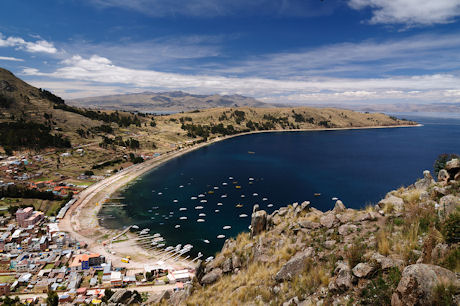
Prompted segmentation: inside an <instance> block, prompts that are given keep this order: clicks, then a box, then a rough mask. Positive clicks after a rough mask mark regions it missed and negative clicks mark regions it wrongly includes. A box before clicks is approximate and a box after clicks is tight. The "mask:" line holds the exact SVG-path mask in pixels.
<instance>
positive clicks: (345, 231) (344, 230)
mask: <svg viewBox="0 0 460 306" xmlns="http://www.w3.org/2000/svg"><path fill="white" fill-rule="evenodd" d="M357 229H358V227H357V226H356V225H354V224H348V223H346V224H343V225H341V226H339V234H340V235H342V236H347V235H349V234H351V233H353V232H355V231H356V230H357Z"/></svg>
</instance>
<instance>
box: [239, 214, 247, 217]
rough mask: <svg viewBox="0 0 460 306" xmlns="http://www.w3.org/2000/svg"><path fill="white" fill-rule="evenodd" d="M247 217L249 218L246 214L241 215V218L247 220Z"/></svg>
mask: <svg viewBox="0 0 460 306" xmlns="http://www.w3.org/2000/svg"><path fill="white" fill-rule="evenodd" d="M247 216H248V215H246V214H241V215H240V218H246V217H247Z"/></svg>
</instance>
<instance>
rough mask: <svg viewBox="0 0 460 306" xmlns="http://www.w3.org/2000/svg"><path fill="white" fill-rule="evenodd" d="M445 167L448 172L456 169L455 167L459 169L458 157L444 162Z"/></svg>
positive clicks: (459, 160)
mask: <svg viewBox="0 0 460 306" xmlns="http://www.w3.org/2000/svg"><path fill="white" fill-rule="evenodd" d="M445 169H446V170H447V171H449V172H450V171H452V170H456V169H458V170H460V159H458V158H454V159H451V160H449V161H448V162H447V163H446V167H445Z"/></svg>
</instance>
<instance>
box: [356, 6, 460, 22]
mask: <svg viewBox="0 0 460 306" xmlns="http://www.w3.org/2000/svg"><path fill="white" fill-rule="evenodd" d="M348 4H349V6H350V7H351V8H353V9H357V10H360V9H364V8H370V9H371V10H372V13H373V16H372V18H371V19H370V22H371V23H374V24H377V23H383V24H394V23H396V24H406V25H409V26H416V25H432V24H439V23H441V24H442V23H449V22H452V21H454V20H455V18H456V17H458V16H459V15H460V0H350V1H349V2H348Z"/></svg>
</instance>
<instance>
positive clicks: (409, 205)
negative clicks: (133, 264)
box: [163, 159, 460, 305]
mask: <svg viewBox="0 0 460 306" xmlns="http://www.w3.org/2000/svg"><path fill="white" fill-rule="evenodd" d="M459 209H460V161H459V159H453V160H451V161H449V162H447V164H446V166H445V169H443V170H441V171H439V174H438V180H437V181H435V180H434V179H433V178H432V176H431V174H430V172H429V171H424V172H423V178H422V179H420V180H418V181H417V182H416V183H415V184H413V185H411V186H408V187H406V188H403V187H402V188H400V189H398V190H394V191H391V192H389V193H388V194H387V195H386V197H385V198H384V199H382V200H381V201H380V202H379V203H378V204H376V205H373V206H368V207H366V208H365V209H362V210H354V209H347V208H346V207H345V205H344V204H343V203H342V202H341V201H340V200H338V201H337V202H336V205H335V207H334V209H333V210H331V211H327V212H321V211H319V210H317V209H315V208H313V207H310V204H309V203H308V202H304V203H301V204H298V203H294V204H292V205H289V206H288V207H283V208H280V209H279V210H277V211H275V212H273V213H272V214H270V215H268V214H267V213H266V212H265V211H263V210H259V209H258V207H254V213H253V214H252V222H251V232H250V233H242V234H240V235H239V236H238V237H237V238H235V239H229V240H227V241H226V242H225V245H224V246H223V248H222V251H221V252H220V253H219V254H217V255H216V258H215V259H214V260H212V261H210V262H208V263H201V265H200V267H199V269H198V271H197V279H196V280H195V282H194V283H193V285H190V286H189V287H188V288H186V290H185V291H182V292H178V293H175V294H172V295H171V297H170V298H169V300H164V301H163V302H165V303H168V304H193V305H218V304H230V305H247V304H249V305H256V304H257V305H259V304H274V305H280V304H283V305H323V304H324V305H458V304H459V302H460V294H459V288H460V287H459V284H460V283H459V278H458V272H460V248H459V245H460V228H459V224H460V222H459V221H460V211H459Z"/></svg>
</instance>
